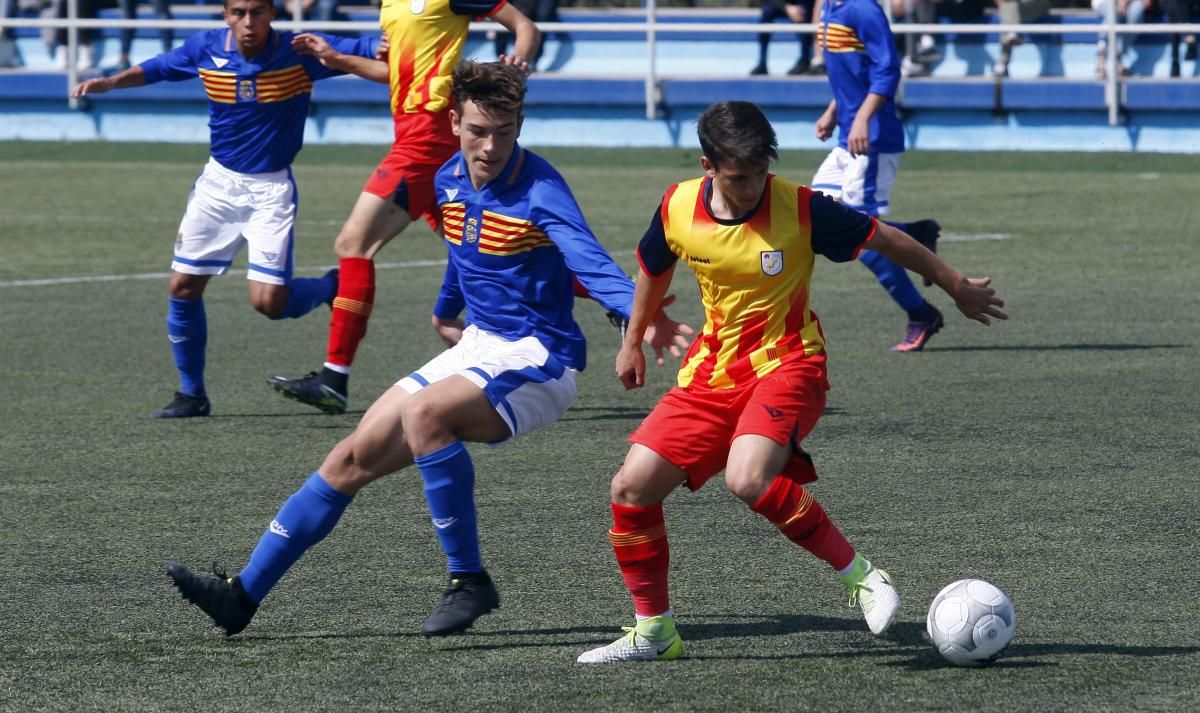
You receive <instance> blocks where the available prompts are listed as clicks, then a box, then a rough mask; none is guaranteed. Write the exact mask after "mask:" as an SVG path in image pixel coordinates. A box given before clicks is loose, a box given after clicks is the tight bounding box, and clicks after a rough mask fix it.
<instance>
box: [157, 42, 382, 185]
mask: <svg viewBox="0 0 1200 713" xmlns="http://www.w3.org/2000/svg"><path fill="white" fill-rule="evenodd" d="M314 34H319V33H314ZM321 37H323V38H325V40H326V41H327V42H329V44H330V45H332V46H333V47H334V49H336V50H337V51H339V52H341V53H342V54H352V55H359V56H362V57H374V46H375V45H376V44H377V41H376V40H374V39H370V38H363V39H349V38H345V37H335V36H333V35H321ZM140 66H141V68H142V71H143V72H145V75H146V84H153V83H154V82H161V81H163V80H166V81H168V82H178V81H182V80H184V79H192V78H194V77H197V76H198V77H200V78H201V79H202V80H203V82H204V91H205V93H206V94H207V95H208V118H209V121H208V126H209V129H210V131H211V139H210V141H211V144H212V148H211V151H212V157H213V158H214V159H216V160H217V162H218V163H220V164H221V165H222V166H224V167H225V168H228V169H230V170H232V171H238V172H240V173H267V172H270V171H281V170H283V169H285V168H287V167H288V166H290V165H291V164H292V161H293V160H294V159H295V158H296V154H297V153H299V151H300V146H301V144H302V143H303V142H304V122H305V120H306V119H307V118H308V105H309V103H310V101H311V100H312V83H313V81H314V80H317V79H324V78H326V77H332V76H336V75H339V74H344V72H339V71H337V70H334V69H330V68H328V67H326V66H325V65H323V64H321V62H320V61H319V60H318V59H317V58H315V57H307V56H303V55H299V54H296V53H295V52H294V51H293V50H292V33H290V32H276V31H274V30H272V31H271V34H270V36H268V37H267V44H266V48H265V49H264V50H263V51H262V53H260V54H259V55H258V56H257V57H254V58H252V59H247V58H245V57H243V56H242V55H241V54H239V53H238V50H237V43H236V42H235V41H234V39H233V32H232V31H231V30H230V29H229V28H224V29H220V30H208V31H207V32H200V33H197V34H195V35H192V36H191V37H189V38H188V39H187V41H186V42H184V43H183V44H182V45H180V46H179V47H177V48H175V49H173V50H171V51H170V52H166V53H163V54H160V55H158V56H157V57H154V58H152V59H149V60H146V61H145V62H142V64H141V65H140Z"/></svg>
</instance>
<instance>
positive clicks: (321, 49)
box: [292, 32, 338, 67]
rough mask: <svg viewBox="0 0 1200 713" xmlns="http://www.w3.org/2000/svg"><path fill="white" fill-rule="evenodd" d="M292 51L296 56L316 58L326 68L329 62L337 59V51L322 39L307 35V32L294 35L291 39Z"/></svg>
mask: <svg viewBox="0 0 1200 713" xmlns="http://www.w3.org/2000/svg"><path fill="white" fill-rule="evenodd" d="M292 50H293V51H294V52H295V53H296V54H302V55H308V56H309V57H316V58H317V59H319V60H320V61H321V64H323V65H325V66H326V67H328V66H330V65H329V63H330V61H332V60H334V59H336V58H337V57H338V51H337V50H335V49H334V48H333V47H332V46H331V45H330V44H329V43H328V42H326V41H325V38H324V37H319V36H317V35H313V34H309V33H307V32H304V33H301V34H299V35H296V36H295V37H293V38H292Z"/></svg>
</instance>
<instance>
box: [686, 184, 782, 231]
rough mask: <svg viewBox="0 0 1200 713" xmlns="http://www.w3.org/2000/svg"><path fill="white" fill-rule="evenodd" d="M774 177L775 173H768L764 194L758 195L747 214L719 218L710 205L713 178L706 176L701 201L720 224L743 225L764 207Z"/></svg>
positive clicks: (708, 213) (705, 209) (709, 214)
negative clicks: (764, 200) (756, 200)
mask: <svg viewBox="0 0 1200 713" xmlns="http://www.w3.org/2000/svg"><path fill="white" fill-rule="evenodd" d="M774 178H775V174H773V173H768V174H767V182H766V183H764V184H763V192H762V195H761V196H759V197H758V202H757V203H755V204H754V207H753V208H751V209H750V210H749V211H748V212H747V213H746V214H745V215H739V216H738V217H736V218H731V219H728V220H727V219H725V218H718V217H717V216H715V215H713V212H712V206H711V205H709V200H710V199H711V198H712V178H710V177H709V176H705V177H704V185H703V186H701V188H700V202H701V203H702V204H704V212H705V213H706V214H707V215H708V217H709V219H710V220H712V221H713V222H714V223H717V224H719V225H741V224H742V223H745V222H747V221H749V220H750V219H751V218H753V217H754V214H755V213H757V212H758V209H759V208H761V207H762V203H763V199H764V198H766V197H767V191H769V190H771V181H772V180H773V179H774Z"/></svg>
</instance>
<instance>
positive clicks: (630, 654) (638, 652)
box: [575, 616, 683, 663]
mask: <svg viewBox="0 0 1200 713" xmlns="http://www.w3.org/2000/svg"><path fill="white" fill-rule="evenodd" d="M622 628H623V629H624V630H625V631H626V632H628V633H626V634H625V636H622V637H621V638H619V639H617V640H616V641H614V642H612V643H611V644H609V645H608V646H601V647H600V648H598V649H592V650H591V651H587V652H584V653H582V654H580V655H579V658H577V659H575V661H576V662H577V663H613V662H616V661H670V660H672V659H677V658H679V657H680V656H682V655H683V639H681V638H679V632H678V631H677V630H676V629H675V622H674V621H673V620H672V619H671V618H670V617H665V616H656V617H654V618H652V619H646V620H643V621H639V622H638V623H637V626H626V627H622Z"/></svg>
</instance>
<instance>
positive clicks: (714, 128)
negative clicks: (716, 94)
mask: <svg viewBox="0 0 1200 713" xmlns="http://www.w3.org/2000/svg"><path fill="white" fill-rule="evenodd" d="M696 133H697V134H699V136H700V148H701V149H702V150H703V151H704V155H705V156H707V157H708V160H709V161H711V162H712V164H713V166H716V167H719V166H720V165H721V164H722V163H725V162H729V163H734V164H737V165H740V166H746V165H754V164H758V163H763V162H764V161H765V162H767V163H770V162H772V161H774V160H775V159H777V158H779V150H778V149H779V141H778V139H776V138H775V129H774V128H773V127H772V126H771V122H769V121H767V116H766V115H765V114H763V112H762V109H759V108H758V105H756V104H754V103H752V102H743V101H727V102H717V103H716V104H712V105H711V106H709V107H708V108H707V109H705V110H704V113H703V114H701V115H700V118H699V119H697V120H696Z"/></svg>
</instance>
